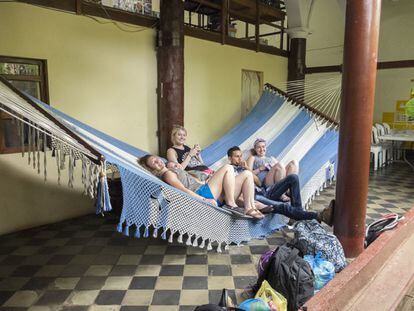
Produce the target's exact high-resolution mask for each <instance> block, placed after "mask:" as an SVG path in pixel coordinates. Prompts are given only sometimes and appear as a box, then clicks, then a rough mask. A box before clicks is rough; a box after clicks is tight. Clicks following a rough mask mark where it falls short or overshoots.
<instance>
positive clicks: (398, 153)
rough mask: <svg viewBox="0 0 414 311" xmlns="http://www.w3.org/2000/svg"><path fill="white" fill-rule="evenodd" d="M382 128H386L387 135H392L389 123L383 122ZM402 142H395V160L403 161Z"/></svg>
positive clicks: (393, 154)
mask: <svg viewBox="0 0 414 311" xmlns="http://www.w3.org/2000/svg"><path fill="white" fill-rule="evenodd" d="M382 126H383V127H384V130H385V134H392V133H393V130H392V129H391V127H390V125H389V124H388V123H385V122H383V123H382ZM402 144H403V143H402V142H400V141H395V142H394V145H393V147H394V148H393V153H392V158H393V159H394V160H399V159H401V156H402V152H401V146H402Z"/></svg>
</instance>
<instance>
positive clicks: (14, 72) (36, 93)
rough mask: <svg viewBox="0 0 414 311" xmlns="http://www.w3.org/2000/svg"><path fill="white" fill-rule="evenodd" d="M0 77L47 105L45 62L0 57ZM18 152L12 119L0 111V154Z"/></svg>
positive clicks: (18, 139) (18, 140)
mask: <svg viewBox="0 0 414 311" xmlns="http://www.w3.org/2000/svg"><path fill="white" fill-rule="evenodd" d="M0 75H1V76H2V77H4V78H6V79H7V80H8V81H9V82H10V83H11V84H13V85H14V86H15V87H16V88H18V89H19V90H20V91H22V92H25V93H26V94H29V95H31V96H33V97H36V98H38V99H40V100H41V101H43V102H45V103H49V93H48V86H47V65H46V60H41V59H29V58H19V57H7V56H0ZM25 127H26V128H25V132H26V131H27V130H28V129H27V126H25ZM25 136H26V137H27V135H25ZM25 144H27V141H25ZM20 151H21V141H20V136H19V133H17V126H16V124H15V122H14V119H13V118H12V117H11V116H9V115H8V114H6V113H4V112H1V111H0V153H17V152H20Z"/></svg>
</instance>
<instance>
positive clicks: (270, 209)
mask: <svg viewBox="0 0 414 311" xmlns="http://www.w3.org/2000/svg"><path fill="white" fill-rule="evenodd" d="M257 210H258V211H259V212H260V213H262V214H270V213H272V212H273V210H274V208H273V206H272V205H266V206H265V207H262V208H258V209H257Z"/></svg>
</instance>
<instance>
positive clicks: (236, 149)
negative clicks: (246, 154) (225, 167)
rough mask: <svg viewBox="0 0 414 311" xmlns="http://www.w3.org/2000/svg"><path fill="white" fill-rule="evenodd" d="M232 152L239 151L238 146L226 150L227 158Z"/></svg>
mask: <svg viewBox="0 0 414 311" xmlns="http://www.w3.org/2000/svg"><path fill="white" fill-rule="evenodd" d="M234 151H241V150H240V148H239V147H238V146H233V147H231V148H230V149H229V150H227V156H228V157H231V156H232V155H233V152H234Z"/></svg>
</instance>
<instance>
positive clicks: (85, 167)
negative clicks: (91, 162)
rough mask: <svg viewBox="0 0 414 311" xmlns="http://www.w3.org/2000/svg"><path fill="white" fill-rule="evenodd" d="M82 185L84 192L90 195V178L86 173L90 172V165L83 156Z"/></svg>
mask: <svg viewBox="0 0 414 311" xmlns="http://www.w3.org/2000/svg"><path fill="white" fill-rule="evenodd" d="M81 161H82V185H83V194H84V195H88V186H87V185H88V180H87V178H86V174H87V173H88V167H87V166H86V159H85V157H84V156H83V157H82V159H81Z"/></svg>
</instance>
